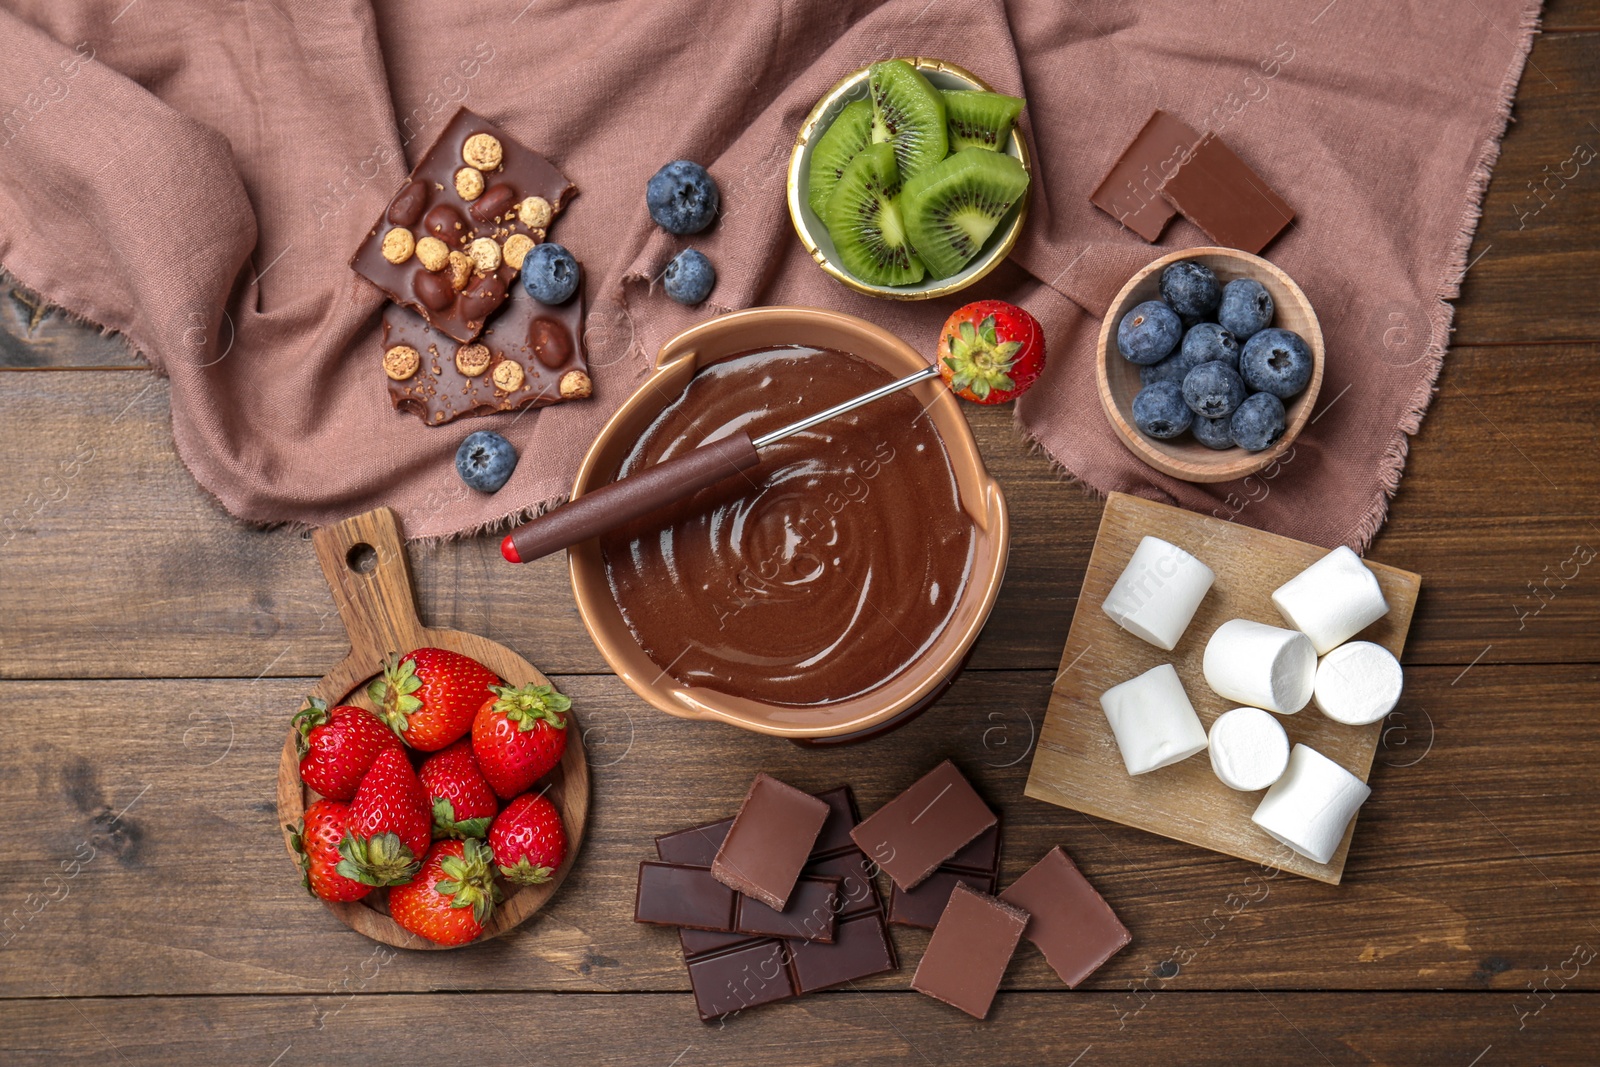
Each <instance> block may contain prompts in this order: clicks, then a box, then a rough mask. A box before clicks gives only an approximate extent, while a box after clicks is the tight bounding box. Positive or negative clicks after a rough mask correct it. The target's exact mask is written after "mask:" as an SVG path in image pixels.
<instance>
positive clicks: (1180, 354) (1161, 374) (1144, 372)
mask: <svg viewBox="0 0 1600 1067" xmlns="http://www.w3.org/2000/svg"><path fill="white" fill-rule="evenodd" d="M1191 332H1192V331H1191ZM1204 362H1206V357H1205V355H1204V354H1202V353H1200V352H1199V351H1194V352H1191V351H1189V349H1188V347H1187V346H1182V347H1180V348H1179V349H1178V350H1177V351H1176V352H1174V353H1172V355H1170V356H1168V357H1167V358H1166V359H1164V360H1162V361H1161V362H1160V363H1152V364H1150V365H1149V366H1147V367H1140V368H1139V384H1140V385H1149V384H1150V383H1151V382H1177V383H1178V384H1179V385H1182V384H1183V379H1184V378H1186V377H1188V375H1189V372H1190V371H1192V370H1194V369H1195V368H1196V367H1198V366H1199V365H1200V364H1202V363H1204Z"/></svg>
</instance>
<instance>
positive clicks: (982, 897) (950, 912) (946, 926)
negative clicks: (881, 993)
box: [911, 884, 1028, 1019]
mask: <svg viewBox="0 0 1600 1067" xmlns="http://www.w3.org/2000/svg"><path fill="white" fill-rule="evenodd" d="M1027 925H1028V913H1027V912H1025V911H1023V910H1022V909H1021V908H1017V907H1014V906H1012V905H1010V904H1007V903H1006V902H1005V901H1003V900H1001V899H999V898H998V897H992V896H989V895H988V894H987V893H980V892H978V891H977V890H975V889H973V888H971V887H970V886H967V885H965V884H961V885H958V886H956V888H955V891H954V892H953V893H951V894H950V903H949V904H947V905H945V909H944V914H943V915H941V916H940V917H939V925H938V926H936V927H934V930H933V937H932V938H930V939H929V940H928V949H927V951H926V952H924V953H923V954H922V962H921V963H919V964H917V973H916V975H915V977H913V978H912V979H911V988H912V989H915V990H916V991H917V992H919V993H926V994H927V995H928V996H930V997H932V998H933V999H935V1000H942V1001H944V1002H945V1003H946V1004H948V1005H950V1006H951V1007H953V1008H960V1009H961V1010H962V1011H964V1012H966V1013H967V1014H968V1015H971V1016H972V1017H973V1018H976V1019H982V1018H983V1017H984V1016H986V1015H988V1014H989V1005H990V1004H991V1003H993V1001H994V994H995V990H997V989H999V988H1000V980H1001V979H1002V978H1004V977H1005V974H1006V965H1007V964H1009V963H1010V962H1011V953H1012V952H1013V951H1015V950H1016V947H1017V939H1018V938H1020V937H1021V936H1022V931H1023V928H1024V927H1026V926H1027Z"/></svg>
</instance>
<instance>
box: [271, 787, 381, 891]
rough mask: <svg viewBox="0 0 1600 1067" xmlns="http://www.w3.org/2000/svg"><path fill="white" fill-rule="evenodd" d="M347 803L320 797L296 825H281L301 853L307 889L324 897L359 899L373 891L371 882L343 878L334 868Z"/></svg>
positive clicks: (302, 869)
mask: <svg viewBox="0 0 1600 1067" xmlns="http://www.w3.org/2000/svg"><path fill="white" fill-rule="evenodd" d="M349 807H350V805H348V804H342V803H340V802H339V801H337V800H319V801H317V802H316V803H315V804H312V805H311V806H310V807H309V808H307V809H306V817H305V820H304V821H303V822H301V824H300V825H299V826H286V827H284V829H285V830H288V831H289V844H291V845H293V846H294V850H295V852H296V854H298V855H299V857H300V869H301V871H302V872H303V877H302V881H303V882H304V884H305V887H306V890H307V891H308V892H309V893H311V895H312V896H316V897H321V898H322V899H323V900H344V901H349V900H360V899H361V898H362V897H364V896H366V895H367V894H368V893H370V892H372V887H371V886H370V885H362V884H361V883H360V882H357V881H354V880H352V879H350V878H346V877H345V876H344V875H342V874H340V873H339V872H338V870H337V868H338V866H339V858H340V857H339V842H340V841H343V840H344V835H345V829H344V824H345V814H346V812H347V810H348V809H349Z"/></svg>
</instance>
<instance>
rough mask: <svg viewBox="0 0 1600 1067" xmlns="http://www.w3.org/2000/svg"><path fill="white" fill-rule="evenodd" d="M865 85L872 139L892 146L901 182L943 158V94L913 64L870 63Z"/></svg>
mask: <svg viewBox="0 0 1600 1067" xmlns="http://www.w3.org/2000/svg"><path fill="white" fill-rule="evenodd" d="M867 85H868V87H869V88H870V89H871V91H872V140H873V141H874V142H878V143H881V142H884V141H887V142H889V143H890V144H892V145H894V155H895V161H896V163H898V164H899V166H900V179H901V180H902V181H909V180H910V179H911V178H913V177H915V176H916V175H918V174H920V173H922V172H923V171H925V170H927V169H928V168H929V167H931V166H933V165H934V164H935V163H937V162H939V161H940V160H941V159H943V158H944V157H945V154H946V153H947V152H948V151H949V150H950V142H949V134H948V132H947V131H946V129H945V116H944V97H943V96H941V95H940V94H939V90H937V89H935V88H934V87H933V86H932V85H931V84H930V83H929V81H928V79H927V78H924V77H923V76H922V74H921V72H920V71H918V70H917V68H916V67H913V66H912V65H911V64H910V63H907V62H906V61H905V60H903V59H890V60H886V61H884V62H882V63H874V64H873V65H872V68H871V73H870V74H869V75H868V76H867Z"/></svg>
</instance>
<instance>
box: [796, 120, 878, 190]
mask: <svg viewBox="0 0 1600 1067" xmlns="http://www.w3.org/2000/svg"><path fill="white" fill-rule="evenodd" d="M871 143H872V102H871V101H869V100H857V101H855V102H854V103H850V104H846V105H845V106H844V108H843V110H841V111H840V112H839V114H838V115H836V116H835V117H834V120H833V122H832V123H831V124H830V125H829V126H828V129H827V130H826V131H825V132H824V133H823V135H822V136H821V137H819V138H818V139H817V143H816V145H815V146H813V147H812V149H811V166H810V171H809V181H808V185H809V189H808V191H807V194H806V203H808V204H810V205H811V210H812V211H814V212H816V214H817V217H818V218H821V217H822V213H823V211H825V210H826V209H827V207H828V196H829V195H830V194H831V193H832V192H833V187H834V186H835V185H838V184H839V176H840V175H841V174H843V173H844V168H845V165H846V164H847V163H849V162H850V161H851V160H852V159H854V158H855V155H856V153H857V152H859V151H861V150H862V149H863V148H865V147H867V145H869V144H871Z"/></svg>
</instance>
